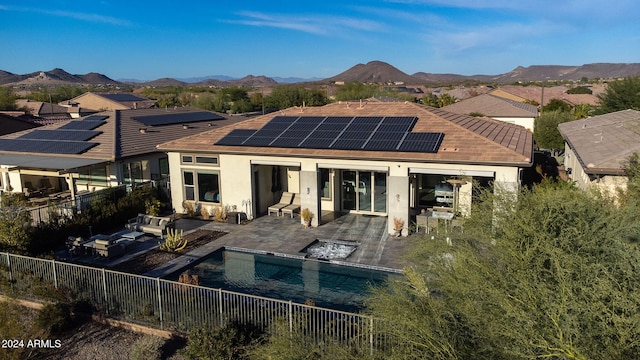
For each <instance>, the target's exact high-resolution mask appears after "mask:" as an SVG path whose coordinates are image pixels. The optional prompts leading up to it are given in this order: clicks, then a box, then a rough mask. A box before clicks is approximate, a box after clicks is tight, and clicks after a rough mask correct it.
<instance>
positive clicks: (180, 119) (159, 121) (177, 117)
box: [133, 111, 224, 126]
mask: <svg viewBox="0 0 640 360" xmlns="http://www.w3.org/2000/svg"><path fill="white" fill-rule="evenodd" d="M133 120H135V121H138V122H141V123H143V124H144V125H147V126H162V125H172V124H184V123H190V122H200V121H213V120H224V118H223V117H222V116H220V115H218V114H215V113H212V112H208V111H193V112H177V113H166V114H157V115H146V116H136V117H133Z"/></svg>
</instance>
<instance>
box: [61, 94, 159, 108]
mask: <svg viewBox="0 0 640 360" xmlns="http://www.w3.org/2000/svg"><path fill="white" fill-rule="evenodd" d="M58 104H59V105H61V106H65V107H68V108H72V110H69V111H70V112H73V109H75V108H80V109H92V110H94V111H107V110H111V111H113V110H131V109H149V108H152V107H154V106H155V104H156V102H155V101H154V100H149V99H146V98H143V97H141V96H138V95H134V94H131V93H94V92H86V93H84V94H82V95H80V96H76V97H74V98H73V99H71V100H65V101H63V102H60V103H58Z"/></svg>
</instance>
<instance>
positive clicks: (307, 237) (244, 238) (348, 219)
mask: <svg viewBox="0 0 640 360" xmlns="http://www.w3.org/2000/svg"><path fill="white" fill-rule="evenodd" d="M387 221H388V219H387V218H386V217H380V216H367V215H355V214H347V215H342V216H340V215H337V216H336V218H335V219H333V221H329V222H326V223H324V224H322V225H320V226H318V227H315V228H305V227H304V226H303V225H301V224H300V217H299V216H296V217H294V218H291V217H289V216H284V217H277V216H275V215H272V216H262V217H259V218H257V219H254V220H253V221H251V222H249V223H248V224H245V225H236V224H226V223H219V222H215V221H201V220H192V219H178V220H177V222H176V228H177V229H183V230H184V231H185V233H189V232H192V231H195V230H197V229H205V230H217V231H224V232H227V233H228V234H226V235H224V236H222V237H221V238H219V239H218V240H216V241H214V242H212V243H210V244H207V245H205V246H202V247H200V248H198V249H195V250H193V251H191V252H189V253H188V254H185V255H183V256H181V257H179V258H177V259H175V260H173V261H171V262H169V263H167V264H166V265H164V266H162V267H159V268H157V269H154V270H152V271H150V272H148V273H146V274H145V275H147V276H152V277H163V276H166V275H168V274H171V273H173V272H175V271H177V270H179V269H181V268H183V267H185V266H187V265H189V263H191V262H192V261H195V260H197V259H199V258H201V257H204V256H207V255H208V254H210V253H212V252H214V251H216V250H218V249H219V248H221V247H236V248H243V249H250V250H258V251H265V252H271V253H279V254H286V255H293V256H304V255H305V253H304V252H302V250H303V249H304V248H305V247H306V246H308V245H309V244H311V243H312V242H314V241H315V240H316V239H321V240H341V241H353V242H357V243H359V246H358V248H357V249H356V250H355V251H354V252H353V253H352V254H351V255H350V256H349V257H348V258H347V259H346V260H344V262H346V263H352V264H358V265H362V266H371V267H379V268H389V269H401V268H402V267H403V265H404V262H403V261H402V258H401V253H402V251H403V249H404V245H405V244H406V241H404V240H405V238H396V237H392V236H389V235H388V234H387Z"/></svg>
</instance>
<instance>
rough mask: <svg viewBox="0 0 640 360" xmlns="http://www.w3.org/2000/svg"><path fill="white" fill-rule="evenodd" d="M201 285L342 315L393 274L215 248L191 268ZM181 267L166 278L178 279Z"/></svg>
mask: <svg viewBox="0 0 640 360" xmlns="http://www.w3.org/2000/svg"><path fill="white" fill-rule="evenodd" d="M187 269H189V270H190V272H191V273H192V274H196V275H198V278H199V281H200V285H201V286H206V287H211V288H216V289H217V288H221V289H225V290H231V291H237V292H242V293H245V294H252V295H258V296H264V297H269V298H274V299H279V300H286V301H289V300H290V301H293V302H297V303H305V302H307V303H309V302H312V303H313V304H315V305H316V306H320V307H325V308H331V309H336V310H343V311H358V310H360V309H361V308H362V303H363V301H364V299H365V298H366V296H367V295H368V293H369V291H370V289H371V286H383V285H384V283H385V282H386V281H387V280H388V279H390V278H398V277H399V276H400V275H399V274H398V273H394V272H388V271H380V270H371V269H366V268H359V267H353V266H345V265H338V264H331V263H328V262H323V261H317V260H309V259H298V258H289V257H282V256H275V255H267V254H255V253H250V252H240V251H233V250H224V249H221V250H218V251H216V252H214V253H212V254H211V255H209V256H208V257H206V258H204V259H202V260H201V261H199V262H198V263H195V264H193V265H191V266H190V267H189V268H187ZM187 269H182V270H180V271H178V272H176V273H174V274H173V275H171V276H170V277H169V279H170V280H177V279H178V277H179V276H180V274H181V273H183V272H184V271H185V270H187Z"/></svg>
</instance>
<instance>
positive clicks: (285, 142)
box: [270, 137, 304, 148]
mask: <svg viewBox="0 0 640 360" xmlns="http://www.w3.org/2000/svg"><path fill="white" fill-rule="evenodd" d="M303 140H304V138H286V137H280V138H277V139H276V140H274V141H273V142H272V143H271V145H270V146H271V147H286V148H297V147H298V145H300V143H301V142H302V141H303Z"/></svg>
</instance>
